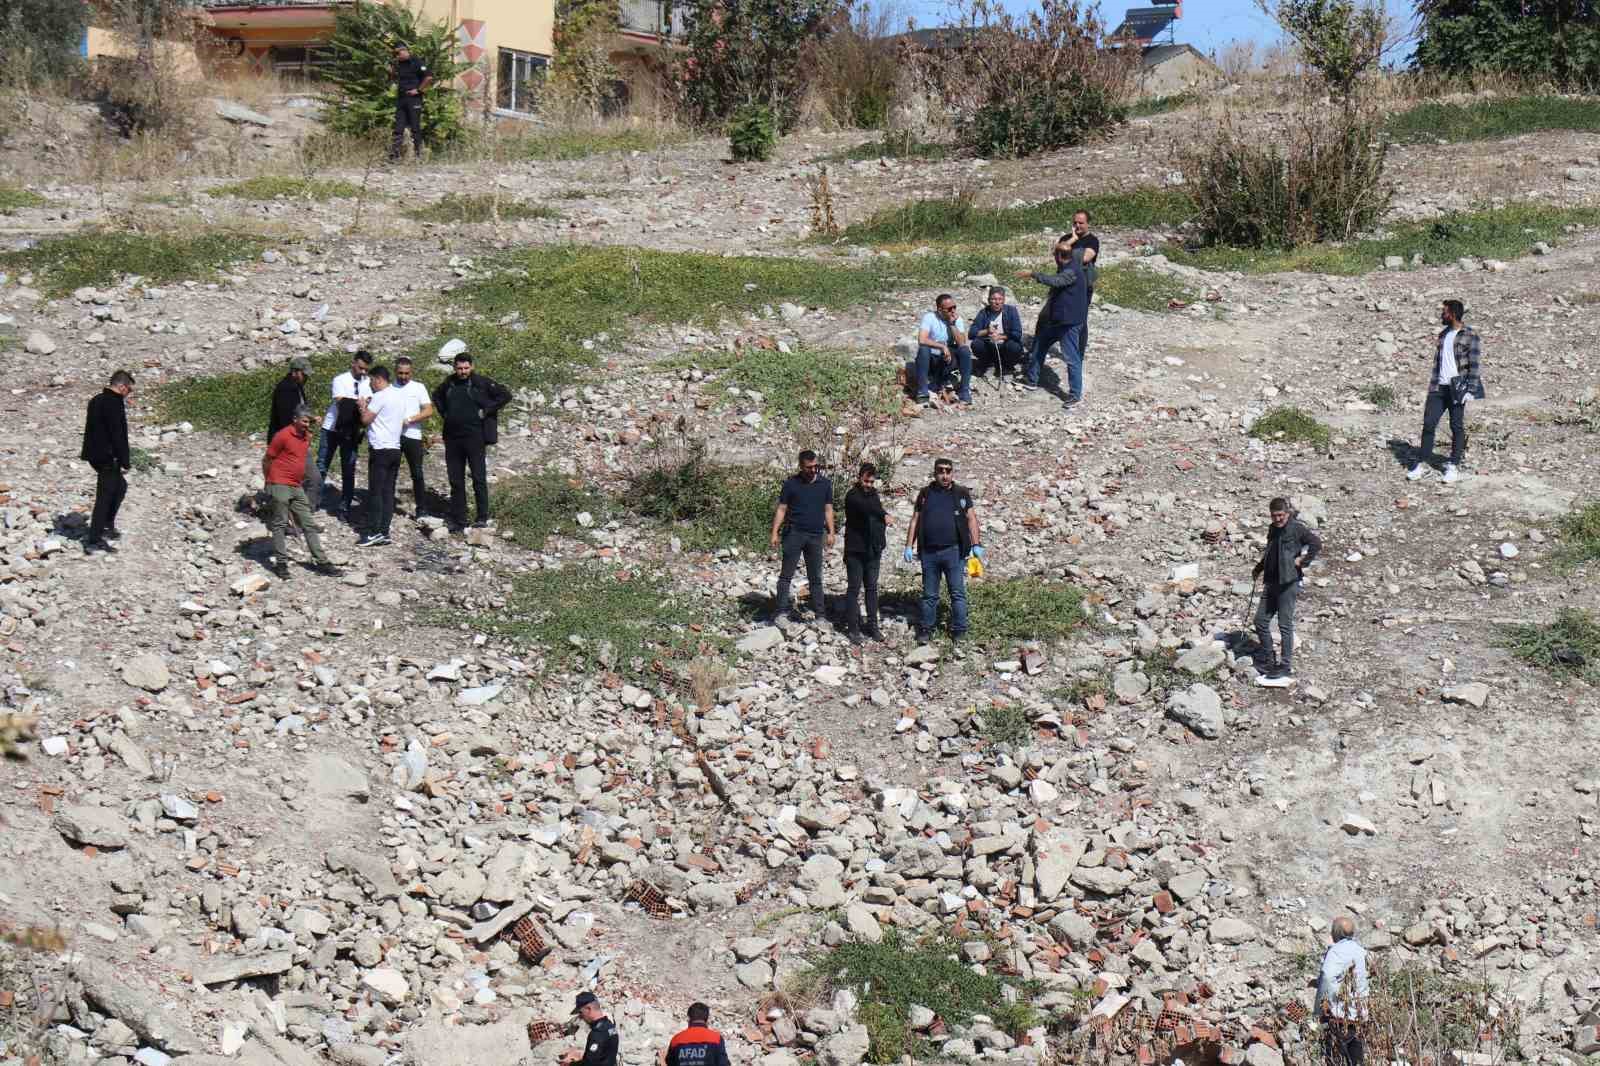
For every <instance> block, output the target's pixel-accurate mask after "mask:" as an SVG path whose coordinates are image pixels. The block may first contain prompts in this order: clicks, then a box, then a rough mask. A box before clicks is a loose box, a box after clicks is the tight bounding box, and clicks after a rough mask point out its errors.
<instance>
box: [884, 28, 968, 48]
mask: <svg viewBox="0 0 1600 1066" xmlns="http://www.w3.org/2000/svg"><path fill="white" fill-rule="evenodd" d="M981 35H982V31H981V30H978V29H976V28H974V27H972V26H934V27H932V28H931V29H925V30H909V31H907V32H906V33H897V34H895V35H894V36H893V37H890V38H889V40H891V41H893V42H895V43H896V44H901V43H904V44H909V45H911V46H912V47H914V48H926V49H929V50H938V49H941V48H965V47H966V46H967V45H968V44H970V43H972V41H973V40H975V39H976V38H978V37H979V36H981Z"/></svg>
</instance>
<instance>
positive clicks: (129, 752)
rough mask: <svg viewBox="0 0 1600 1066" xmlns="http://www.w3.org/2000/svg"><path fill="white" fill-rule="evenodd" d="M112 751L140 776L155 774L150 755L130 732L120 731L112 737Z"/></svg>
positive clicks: (145, 776)
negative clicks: (129, 734)
mask: <svg viewBox="0 0 1600 1066" xmlns="http://www.w3.org/2000/svg"><path fill="white" fill-rule="evenodd" d="M110 747H111V751H112V753H113V754H115V755H116V757H117V758H119V759H121V760H122V762H123V765H125V766H126V767H127V768H128V769H130V770H132V771H133V772H134V773H136V774H138V775H139V776H140V777H144V778H148V777H151V776H153V773H154V770H153V768H152V767H151V765H150V756H149V755H147V754H146V753H145V750H144V749H143V748H141V747H140V746H139V745H138V743H136V742H135V741H134V739H133V738H132V737H130V736H128V734H126V733H124V732H122V731H120V730H119V731H118V732H116V733H115V734H113V735H112V737H111V745H110Z"/></svg>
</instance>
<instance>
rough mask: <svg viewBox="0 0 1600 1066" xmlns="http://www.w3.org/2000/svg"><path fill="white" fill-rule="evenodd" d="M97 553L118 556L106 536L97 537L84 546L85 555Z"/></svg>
mask: <svg viewBox="0 0 1600 1066" xmlns="http://www.w3.org/2000/svg"><path fill="white" fill-rule="evenodd" d="M95 551H99V552H109V553H110V554H112V555H115V554H117V549H116V547H115V546H114V545H113V544H112V543H111V542H110V541H108V540H106V539H105V537H104V536H100V537H97V538H95V539H94V540H91V541H89V542H88V543H87V544H85V545H84V546H83V553H84V554H85V555H88V554H89V553H90V552H95Z"/></svg>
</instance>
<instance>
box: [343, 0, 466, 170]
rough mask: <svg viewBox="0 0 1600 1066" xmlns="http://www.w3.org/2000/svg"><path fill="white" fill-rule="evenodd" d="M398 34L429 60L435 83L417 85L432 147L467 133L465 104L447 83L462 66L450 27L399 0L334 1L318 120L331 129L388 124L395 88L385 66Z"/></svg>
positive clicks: (347, 131) (355, 132)
mask: <svg viewBox="0 0 1600 1066" xmlns="http://www.w3.org/2000/svg"><path fill="white" fill-rule="evenodd" d="M397 41H404V42H405V43H406V44H407V45H409V46H410V48H411V54H412V56H414V57H415V58H417V59H420V60H421V61H422V62H423V63H424V64H426V65H427V67H428V71H429V72H430V73H431V74H432V75H433V84H432V85H430V86H429V87H428V88H427V90H425V91H424V93H423V108H422V136H423V140H424V141H425V142H426V143H427V144H428V145H429V146H430V147H431V148H433V149H435V150H437V149H439V148H441V147H444V146H447V145H451V144H454V143H456V142H457V141H459V140H461V138H462V137H464V136H465V134H466V124H465V109H464V107H463V104H462V101H461V97H460V95H459V94H458V93H457V92H456V91H455V90H454V89H453V88H451V86H452V85H453V84H454V82H455V79H456V76H457V75H458V74H460V73H461V72H462V70H463V69H465V66H464V64H463V63H462V62H461V61H460V60H458V59H457V58H456V51H455V49H456V34H455V30H454V29H453V28H451V27H449V26H446V25H445V24H444V23H442V22H432V21H430V20H428V19H426V18H424V17H423V16H422V15H420V14H419V13H418V12H416V11H414V10H412V9H411V8H409V7H407V6H406V5H404V4H348V5H340V6H339V8H338V10H337V12H336V13H335V15H334V22H333V34H332V36H331V37H329V39H328V50H329V51H330V52H331V53H332V54H333V62H332V63H331V64H330V65H329V66H328V68H327V79H328V82H329V84H330V86H331V87H332V91H331V92H328V93H326V94H324V95H323V98H322V101H323V104H324V105H325V108H324V112H323V115H324V121H325V122H326V123H327V126H328V128H329V129H330V130H332V131H333V132H334V133H338V134H344V135H347V136H351V137H357V138H370V137H376V136H380V135H382V134H384V133H387V132H388V131H390V130H392V129H393V128H394V109H395V94H396V92H397V90H396V88H395V84H394V80H393V78H392V77H391V75H390V69H391V67H392V65H393V63H394V44H395V42H397Z"/></svg>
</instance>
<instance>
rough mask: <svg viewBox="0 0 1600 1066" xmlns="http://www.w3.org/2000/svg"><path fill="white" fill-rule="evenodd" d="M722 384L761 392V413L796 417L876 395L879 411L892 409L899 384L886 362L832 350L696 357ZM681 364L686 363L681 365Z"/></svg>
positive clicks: (756, 350) (695, 361)
mask: <svg viewBox="0 0 1600 1066" xmlns="http://www.w3.org/2000/svg"><path fill="white" fill-rule="evenodd" d="M692 364H693V365H694V366H697V367H699V368H700V369H701V370H705V371H709V372H713V373H716V374H717V375H718V377H719V380H720V381H725V382H728V383H729V384H732V385H736V386H738V387H739V388H740V389H743V390H746V391H754V392H758V393H760V394H761V410H762V411H764V412H766V413H768V414H773V415H779V416H781V417H784V418H789V419H793V418H795V417H796V416H798V415H800V414H801V413H804V412H814V413H817V414H826V415H832V414H835V413H837V412H840V411H842V410H844V409H846V408H847V407H850V406H852V405H854V404H856V403H859V402H860V401H861V400H862V399H863V398H867V397H871V396H873V394H874V390H876V391H877V397H876V399H877V400H878V402H876V403H873V404H871V406H872V407H873V409H874V410H877V411H880V412H887V411H888V410H890V409H891V408H890V404H889V403H888V402H887V400H888V399H891V398H897V397H893V396H891V392H892V388H893V382H892V381H891V380H890V378H889V375H888V374H887V373H886V369H885V367H884V364H883V362H882V360H881V359H880V360H877V361H874V360H873V359H871V358H864V357H863V356H862V355H860V354H858V353H853V352H848V351H841V350H833V349H827V348H796V349H793V350H791V351H787V352H784V351H779V350H778V349H776V348H771V349H766V348H752V349H746V350H744V351H741V352H727V351H706V352H700V353H698V354H697V355H695V356H694V357H693V358H692ZM680 365H681V364H680Z"/></svg>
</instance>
